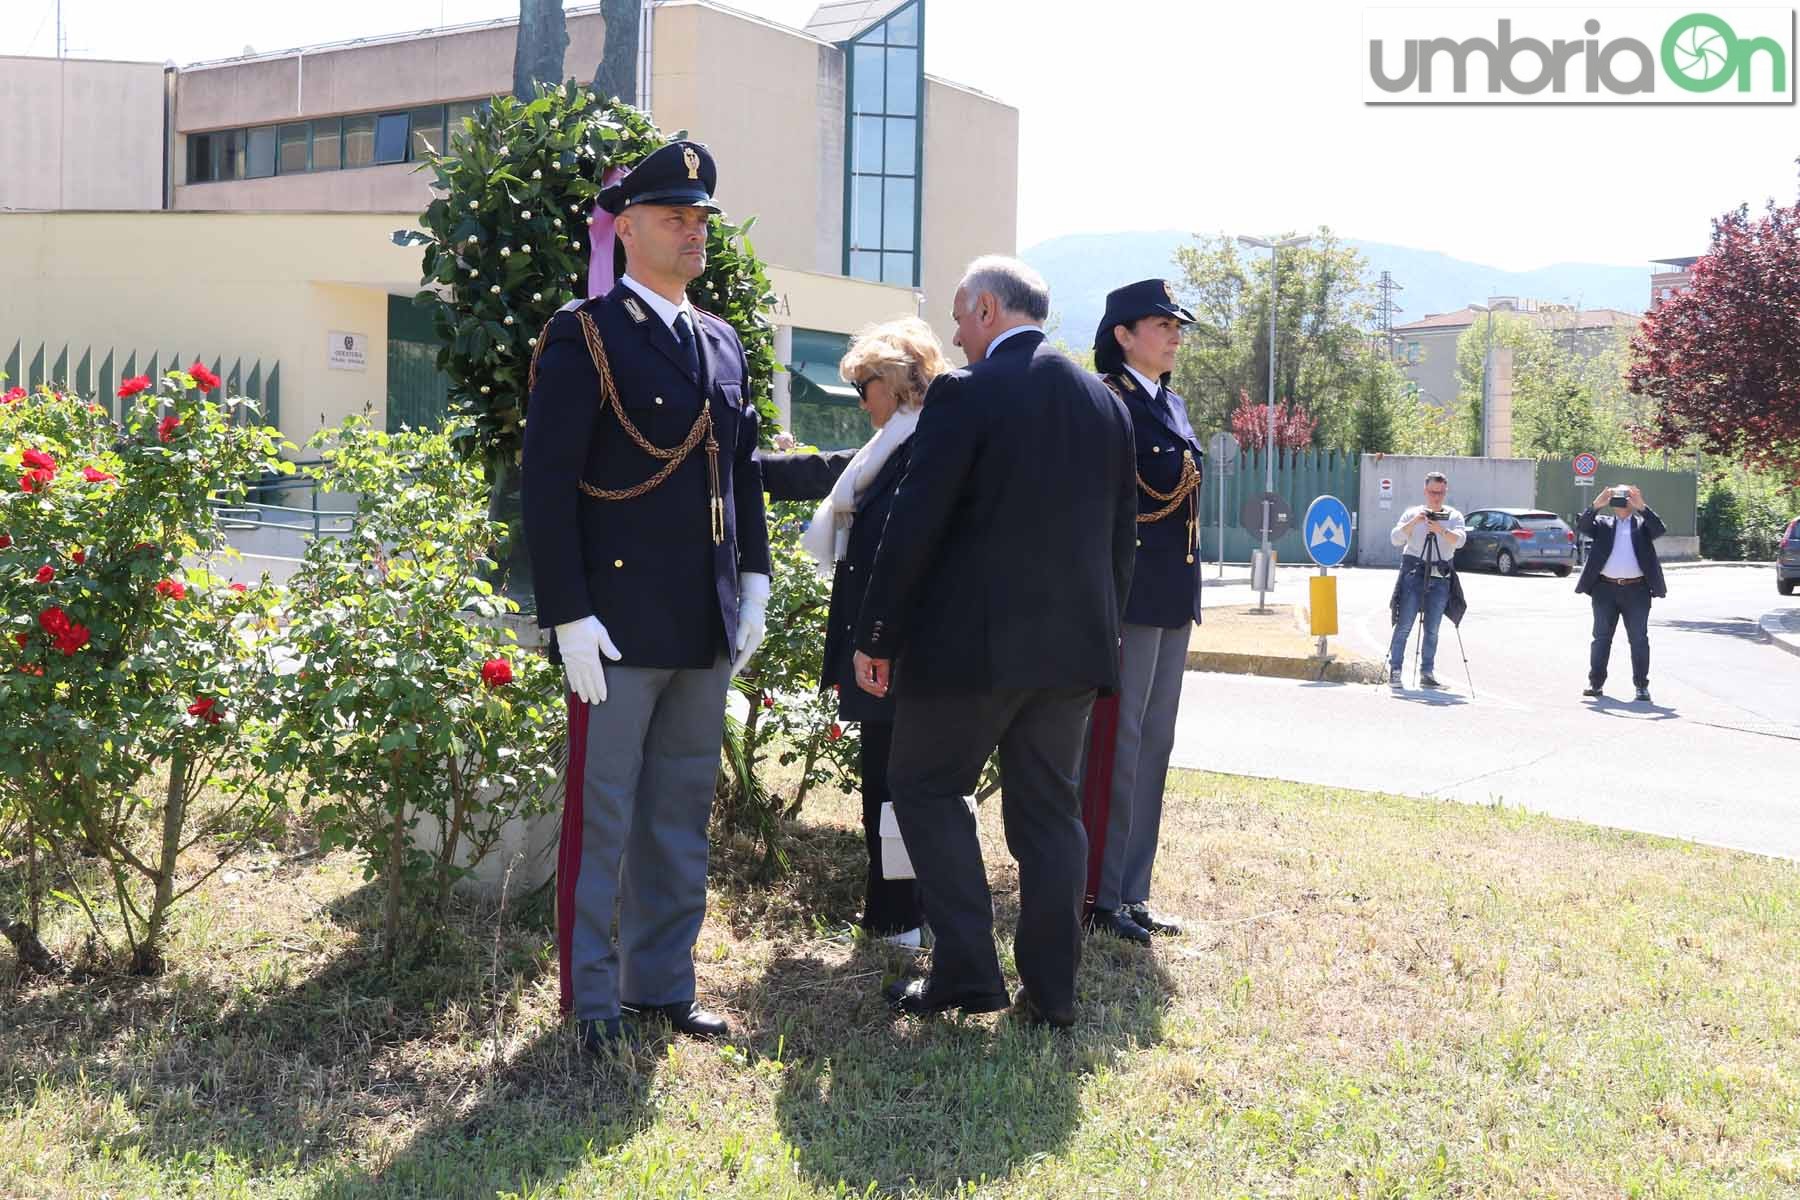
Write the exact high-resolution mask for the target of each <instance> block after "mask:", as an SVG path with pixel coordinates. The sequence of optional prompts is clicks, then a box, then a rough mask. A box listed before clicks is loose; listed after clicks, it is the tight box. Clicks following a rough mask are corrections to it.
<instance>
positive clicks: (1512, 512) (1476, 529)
mask: <svg viewBox="0 0 1800 1200" xmlns="http://www.w3.org/2000/svg"><path fill="white" fill-rule="evenodd" d="M1464 521H1465V523H1466V524H1467V525H1468V527H1469V540H1468V541H1466V542H1464V543H1463V545H1462V548H1461V549H1459V550H1458V551H1457V552H1456V565H1457V567H1458V569H1467V568H1470V567H1492V568H1493V569H1494V570H1496V571H1498V572H1500V574H1502V575H1511V574H1513V573H1514V572H1516V571H1522V570H1524V569H1526V568H1527V567H1548V568H1549V569H1550V570H1552V571H1555V572H1556V573H1557V574H1558V575H1567V574H1568V573H1569V571H1570V570H1571V569H1572V567H1573V565H1574V562H1575V531H1574V530H1573V529H1570V528H1569V526H1568V524H1567V523H1565V522H1564V521H1563V519H1562V518H1561V517H1559V516H1557V515H1556V514H1555V513H1553V512H1545V511H1544V510H1542V509H1538V508H1478V509H1476V510H1475V511H1474V512H1472V513H1470V514H1468V516H1466V517H1465V518H1464Z"/></svg>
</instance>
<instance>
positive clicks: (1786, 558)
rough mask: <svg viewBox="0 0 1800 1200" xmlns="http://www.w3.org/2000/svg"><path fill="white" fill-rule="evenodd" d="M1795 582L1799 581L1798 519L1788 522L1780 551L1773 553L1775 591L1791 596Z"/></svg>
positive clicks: (1799, 536)
mask: <svg viewBox="0 0 1800 1200" xmlns="http://www.w3.org/2000/svg"><path fill="white" fill-rule="evenodd" d="M1796 581H1800V517H1795V518H1794V519H1793V520H1792V521H1789V522H1788V527H1787V532H1786V533H1783V534H1782V535H1781V549H1779V550H1777V551H1776V552H1775V590H1776V591H1778V592H1780V593H1781V594H1782V595H1784V596H1791V595H1793V594H1794V583H1795V582H1796Z"/></svg>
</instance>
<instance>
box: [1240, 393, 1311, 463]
mask: <svg viewBox="0 0 1800 1200" xmlns="http://www.w3.org/2000/svg"><path fill="white" fill-rule="evenodd" d="M1318 426H1319V418H1317V417H1315V416H1313V415H1312V414H1311V413H1309V412H1307V411H1306V408H1305V407H1304V406H1303V405H1300V404H1297V403H1287V404H1277V405H1276V406H1275V444H1276V445H1277V446H1279V447H1281V448H1282V449H1283V450H1304V449H1306V447H1308V446H1310V445H1312V438H1313V430H1314V429H1317V428H1318ZM1231 432H1232V433H1234V434H1236V435H1237V440H1238V442H1239V444H1240V445H1242V446H1243V447H1244V448H1245V449H1247V450H1255V449H1259V448H1261V447H1263V446H1266V445H1268V444H1269V406H1268V405H1267V404H1252V403H1250V394H1249V393H1248V392H1239V393H1238V406H1237V407H1236V408H1234V409H1232V410H1231Z"/></svg>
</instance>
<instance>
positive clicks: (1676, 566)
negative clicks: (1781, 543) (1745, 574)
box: [1662, 558, 1775, 571]
mask: <svg viewBox="0 0 1800 1200" xmlns="http://www.w3.org/2000/svg"><path fill="white" fill-rule="evenodd" d="M1696 567H1742V568H1744V569H1746V570H1756V571H1773V570H1774V569H1775V564H1774V563H1773V562H1741V561H1738V560H1736V559H1729V560H1725V561H1719V560H1716V559H1711V558H1682V559H1677V560H1676V561H1674V562H1666V563H1664V564H1663V565H1662V568H1663V570H1665V571H1689V570H1693V569H1694V568H1696Z"/></svg>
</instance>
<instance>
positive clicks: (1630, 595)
mask: <svg viewBox="0 0 1800 1200" xmlns="http://www.w3.org/2000/svg"><path fill="white" fill-rule="evenodd" d="M1575 532H1576V533H1577V534H1579V535H1581V536H1583V537H1587V538H1592V539H1593V545H1592V546H1591V547H1590V549H1589V552H1588V557H1587V562H1586V563H1584V564H1583V565H1582V568H1581V580H1580V581H1579V582H1578V583H1576V585H1575V591H1576V592H1577V593H1578V594H1585V595H1587V596H1588V597H1589V598H1590V599H1591V600H1592V601H1593V605H1594V641H1593V645H1592V647H1591V648H1590V649H1589V652H1588V685H1587V687H1586V688H1585V689H1584V690H1583V691H1582V693H1581V694H1582V695H1584V696H1588V697H1590V698H1592V699H1596V700H1597V699H1599V698H1600V697H1601V696H1602V695H1604V692H1603V690H1602V689H1604V688H1605V686H1606V665H1607V660H1608V659H1610V658H1611V657H1612V641H1613V632H1614V630H1616V629H1617V628H1618V626H1619V618H1620V617H1624V618H1625V637H1626V639H1627V640H1628V641H1630V643H1631V682H1632V684H1633V685H1634V686H1635V687H1636V688H1637V699H1638V702H1639V703H1642V704H1649V703H1650V601H1651V600H1652V599H1655V598H1658V597H1662V596H1667V595H1668V594H1669V589H1668V588H1667V587H1666V586H1665V585H1664V583H1663V569H1662V563H1660V562H1658V561H1657V558H1656V539H1657V538H1659V537H1661V536H1662V535H1663V523H1662V518H1660V517H1658V516H1657V515H1656V514H1655V513H1654V512H1652V511H1651V509H1650V506H1649V505H1648V504H1645V503H1644V494H1643V493H1642V492H1640V491H1638V489H1637V488H1636V487H1633V486H1631V485H1630V484H1620V485H1615V486H1613V487H1609V488H1603V489H1602V490H1601V492H1600V494H1599V495H1598V496H1595V497H1594V504H1593V507H1592V508H1589V509H1588V510H1587V511H1586V512H1584V513H1582V514H1581V520H1580V521H1579V522H1578V523H1577V524H1576V526H1575Z"/></svg>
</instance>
